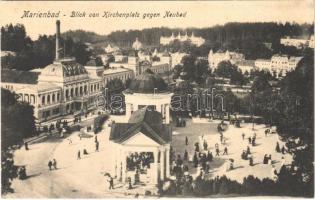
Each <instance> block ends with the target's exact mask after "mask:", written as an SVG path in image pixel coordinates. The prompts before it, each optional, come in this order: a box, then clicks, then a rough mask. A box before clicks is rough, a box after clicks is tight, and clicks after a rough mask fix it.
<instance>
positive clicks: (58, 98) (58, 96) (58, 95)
mask: <svg viewBox="0 0 315 200" xmlns="http://www.w3.org/2000/svg"><path fill="white" fill-rule="evenodd" d="M59 100H60V94H59V93H58V94H57V101H59Z"/></svg>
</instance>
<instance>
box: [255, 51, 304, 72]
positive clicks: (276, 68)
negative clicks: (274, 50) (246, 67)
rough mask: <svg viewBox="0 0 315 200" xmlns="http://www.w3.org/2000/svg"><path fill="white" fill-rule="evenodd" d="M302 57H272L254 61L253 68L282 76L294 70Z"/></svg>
mask: <svg viewBox="0 0 315 200" xmlns="http://www.w3.org/2000/svg"><path fill="white" fill-rule="evenodd" d="M302 58H303V57H295V56H288V55H278V54H276V55H273V56H272V57H271V59H270V60H268V59H258V60H256V61H255V67H256V68H257V69H259V70H266V71H269V72H271V73H272V74H276V75H277V76H278V75H279V74H282V75H283V76H284V75H285V74H286V73H287V72H289V71H292V70H294V69H295V68H296V67H297V65H298V63H299V62H300V60H301V59H302Z"/></svg>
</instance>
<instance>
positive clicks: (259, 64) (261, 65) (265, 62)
mask: <svg viewBox="0 0 315 200" xmlns="http://www.w3.org/2000/svg"><path fill="white" fill-rule="evenodd" d="M255 67H256V68H257V69H258V70H264V71H270V72H271V60H270V59H257V60H255Z"/></svg>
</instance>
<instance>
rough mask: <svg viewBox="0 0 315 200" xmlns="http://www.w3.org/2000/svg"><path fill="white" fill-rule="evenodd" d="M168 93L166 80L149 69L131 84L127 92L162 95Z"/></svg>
mask: <svg viewBox="0 0 315 200" xmlns="http://www.w3.org/2000/svg"><path fill="white" fill-rule="evenodd" d="M166 91H167V84H166V83H165V82H164V80H163V79H162V78H161V77H160V76H158V75H157V74H154V73H153V72H152V71H151V70H150V69H147V70H146V71H144V72H143V73H142V74H140V75H138V76H137V77H136V78H135V79H133V80H132V81H131V82H130V85H129V88H128V89H127V92H131V93H145V94H150V93H154V92H157V93H162V92H166Z"/></svg>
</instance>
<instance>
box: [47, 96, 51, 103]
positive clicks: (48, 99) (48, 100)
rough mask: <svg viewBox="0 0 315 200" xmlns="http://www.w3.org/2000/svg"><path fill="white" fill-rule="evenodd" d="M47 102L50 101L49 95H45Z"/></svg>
mask: <svg viewBox="0 0 315 200" xmlns="http://www.w3.org/2000/svg"><path fill="white" fill-rule="evenodd" d="M47 103H50V95H47Z"/></svg>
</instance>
